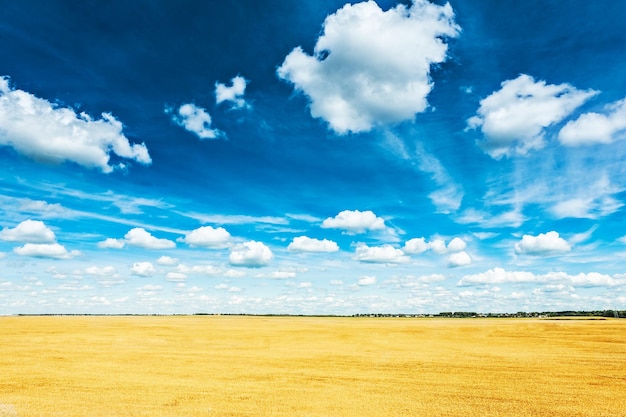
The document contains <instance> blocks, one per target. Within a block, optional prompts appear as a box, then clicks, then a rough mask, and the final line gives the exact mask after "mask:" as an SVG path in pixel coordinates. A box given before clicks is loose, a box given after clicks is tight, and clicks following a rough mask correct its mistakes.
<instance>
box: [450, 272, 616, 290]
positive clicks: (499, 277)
mask: <svg viewBox="0 0 626 417" xmlns="http://www.w3.org/2000/svg"><path fill="white" fill-rule="evenodd" d="M555 281H556V282H559V281H560V282H565V283H567V284H569V285H572V286H574V287H616V286H623V285H626V276H624V275H621V274H616V275H613V276H610V275H606V274H600V273H598V272H589V273H580V274H577V275H570V274H567V273H565V272H549V273H547V274H534V273H532V272H526V271H506V270H504V269H503V268H493V269H490V270H488V271H486V272H482V273H479V274H473V275H466V276H464V277H463V278H461V279H460V280H459V282H458V283H457V285H459V286H467V285H482V284H491V285H493V284H523V283H547V282H555ZM558 288H559V286H557V285H548V286H546V289H545V290H547V291H554V290H555V289H558Z"/></svg>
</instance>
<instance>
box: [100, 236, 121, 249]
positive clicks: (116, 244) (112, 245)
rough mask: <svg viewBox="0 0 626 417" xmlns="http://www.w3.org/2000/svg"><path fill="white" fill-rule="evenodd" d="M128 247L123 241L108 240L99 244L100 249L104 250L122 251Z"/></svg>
mask: <svg viewBox="0 0 626 417" xmlns="http://www.w3.org/2000/svg"><path fill="white" fill-rule="evenodd" d="M124 246H126V242H124V240H123V239H112V238H110V237H109V238H106V239H105V240H103V241H102V242H98V247H99V248H102V249H122V248H123V247H124Z"/></svg>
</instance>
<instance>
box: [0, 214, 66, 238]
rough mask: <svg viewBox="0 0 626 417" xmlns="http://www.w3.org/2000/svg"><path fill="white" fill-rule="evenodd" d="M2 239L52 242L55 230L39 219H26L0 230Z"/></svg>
mask: <svg viewBox="0 0 626 417" xmlns="http://www.w3.org/2000/svg"><path fill="white" fill-rule="evenodd" d="M0 240H4V241H8V242H29V243H52V242H54V241H55V240H56V236H55V235H54V232H53V231H52V230H50V229H49V228H48V226H46V225H45V223H44V222H42V221H39V220H30V219H29V220H24V221H23V222H21V223H20V224H18V225H17V226H15V227H14V228H12V229H11V228H7V227H5V228H4V229H2V230H1V231H0Z"/></svg>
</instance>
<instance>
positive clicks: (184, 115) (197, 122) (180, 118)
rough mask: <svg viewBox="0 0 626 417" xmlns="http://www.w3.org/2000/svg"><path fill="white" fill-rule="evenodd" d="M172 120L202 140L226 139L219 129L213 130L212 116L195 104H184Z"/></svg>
mask: <svg viewBox="0 0 626 417" xmlns="http://www.w3.org/2000/svg"><path fill="white" fill-rule="evenodd" d="M172 120H173V121H174V122H175V123H176V124H178V125H179V126H182V127H184V128H185V129H186V130H188V131H189V132H191V133H193V134H195V135H196V136H198V137H199V138H200V139H218V138H220V137H225V135H224V133H223V132H222V131H220V130H218V129H211V122H212V120H211V115H210V114H209V113H207V111H206V110H205V109H203V108H202V107H198V106H196V105H195V104H193V103H187V104H183V105H181V106H180V107H179V108H178V112H177V114H175V115H173V116H172Z"/></svg>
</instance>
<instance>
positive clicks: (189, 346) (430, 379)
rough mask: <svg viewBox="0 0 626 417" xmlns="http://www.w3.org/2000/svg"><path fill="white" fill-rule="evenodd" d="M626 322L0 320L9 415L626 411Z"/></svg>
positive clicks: (4, 411) (289, 416)
mask: <svg viewBox="0 0 626 417" xmlns="http://www.w3.org/2000/svg"><path fill="white" fill-rule="evenodd" d="M625 392H626V320H617V319H613V320H593V321H583V320H567V321H551V320H537V319H437V318H435V319H428V318H426V319H409V318H380V319H376V318H314V317H240V316H172V317H135V316H126V317H112V316H111V317H110V316H104V317H0V416H1V417H8V416H10V417H35V416H36V417H44V416H45V417H53V416H76V417H86V416H102V417H105V416H107V417H111V416H150V417H159V416H163V417H170V416H172V417H173V416H177V417H196V416H203V417H218V416H219V417H226V416H232V417H235V416H237V417H244V416H246V417H263V416H275V417H294V416H307V417H313V416H315V417H322V416H324V417H335V416H359V417H365V416H372V417H373V416H376V417H387V416H398V417H400V416H563V417H565V416H567V417H572V416H581V417H582V416H586V417H591V416H594V417H595V416H606V417H618V416H626V395H625V394H624V393H625Z"/></svg>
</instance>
